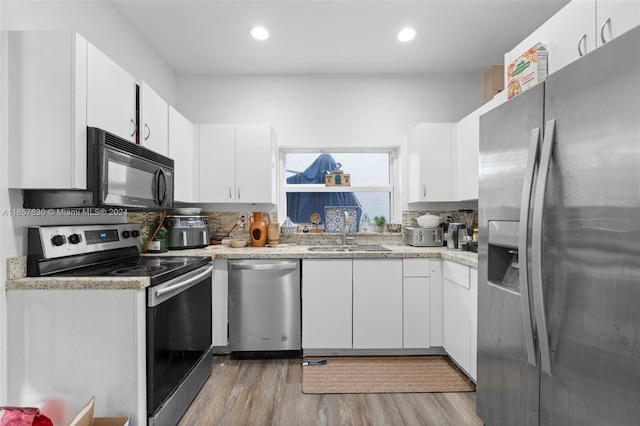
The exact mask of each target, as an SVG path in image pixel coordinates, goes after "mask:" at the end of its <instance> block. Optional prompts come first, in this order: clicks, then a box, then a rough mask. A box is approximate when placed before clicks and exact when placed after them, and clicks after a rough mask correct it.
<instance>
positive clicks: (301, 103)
mask: <svg viewBox="0 0 640 426" xmlns="http://www.w3.org/2000/svg"><path fill="white" fill-rule="evenodd" d="M177 96H178V109H179V110H180V111H181V112H182V113H183V114H184V115H185V116H186V117H187V118H188V119H189V120H191V121H192V122H193V123H271V124H272V125H273V126H274V129H275V131H276V134H277V137H278V146H279V147H299V146H302V147H305V146H309V147H343V146H344V147H371V146H374V147H375V146H385V147H388V146H398V147H400V149H401V159H402V161H401V165H400V167H401V175H402V177H401V183H400V185H401V188H407V182H406V172H405V171H406V167H407V159H406V155H403V153H404V152H406V140H407V133H408V132H409V130H410V129H411V128H412V127H413V126H415V125H416V124H417V123H419V122H425V121H430V122H457V121H459V120H460V119H461V118H462V117H464V116H466V115H467V114H469V113H470V112H471V111H473V110H475V109H476V108H478V107H479V106H480V105H481V104H482V73H481V72H478V73H471V74H436V75H413V74H407V75H258V76H252V75H237V76H231V75H217V76H199V75H178V77H177ZM220 161H225V160H224V159H220ZM401 192H402V193H406V191H401ZM400 208H401V209H402V210H406V200H403V201H402V202H401V206H400Z"/></svg>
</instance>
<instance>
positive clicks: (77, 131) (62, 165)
mask: <svg viewBox="0 0 640 426" xmlns="http://www.w3.org/2000/svg"><path fill="white" fill-rule="evenodd" d="M87 44H88V43H87V41H86V40H85V39H84V38H82V37H81V36H80V35H78V34H75V33H70V32H45V31H37V32H36V31H29V32H21V31H10V32H9V34H8V55H9V61H8V66H9V69H8V80H9V84H8V86H9V88H8V99H9V108H8V122H9V123H10V125H9V126H8V131H9V141H10V143H9V152H8V155H9V158H10V161H9V162H8V163H9V187H10V188H24V189H86V185H87V170H86V158H87V127H86V123H87ZM43 170H46V171H47V172H46V173H43V172H42V171H43Z"/></svg>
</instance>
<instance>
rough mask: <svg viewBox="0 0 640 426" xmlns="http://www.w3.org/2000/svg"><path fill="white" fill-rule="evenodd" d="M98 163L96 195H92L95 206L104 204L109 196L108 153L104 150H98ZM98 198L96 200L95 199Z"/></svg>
mask: <svg viewBox="0 0 640 426" xmlns="http://www.w3.org/2000/svg"><path fill="white" fill-rule="evenodd" d="M98 161H99V162H100V163H102V164H101V166H100V167H98V176H97V178H98V185H99V189H98V192H99V193H98V194H96V195H94V201H95V202H96V204H97V205H102V204H104V202H105V200H106V199H107V195H108V194H109V151H107V150H106V149H104V148H98ZM94 176H95V175H94ZM96 197H99V199H98V200H96V199H95V198H96Z"/></svg>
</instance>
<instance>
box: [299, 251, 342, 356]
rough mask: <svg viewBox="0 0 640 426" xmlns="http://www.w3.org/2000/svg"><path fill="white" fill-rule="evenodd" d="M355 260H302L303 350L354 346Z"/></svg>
mask: <svg viewBox="0 0 640 426" xmlns="http://www.w3.org/2000/svg"><path fill="white" fill-rule="evenodd" d="M352 263H353V262H352V260H351V259H304V260H303V261H302V348H303V349H351V347H352V335H351V329H352V323H351V315H352Z"/></svg>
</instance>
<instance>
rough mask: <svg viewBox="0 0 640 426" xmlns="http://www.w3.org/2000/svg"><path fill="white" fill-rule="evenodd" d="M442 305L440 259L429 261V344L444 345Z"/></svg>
mask: <svg viewBox="0 0 640 426" xmlns="http://www.w3.org/2000/svg"><path fill="white" fill-rule="evenodd" d="M442 311H443V305H442V261H441V260H440V259H431V260H430V261H429V345H430V346H432V347H434V346H438V347H442V346H444V339H443V325H442V320H443V316H442V315H443V313H442Z"/></svg>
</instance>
